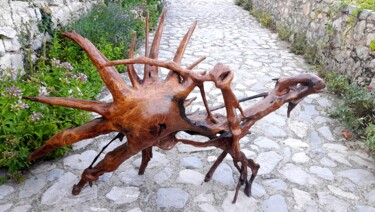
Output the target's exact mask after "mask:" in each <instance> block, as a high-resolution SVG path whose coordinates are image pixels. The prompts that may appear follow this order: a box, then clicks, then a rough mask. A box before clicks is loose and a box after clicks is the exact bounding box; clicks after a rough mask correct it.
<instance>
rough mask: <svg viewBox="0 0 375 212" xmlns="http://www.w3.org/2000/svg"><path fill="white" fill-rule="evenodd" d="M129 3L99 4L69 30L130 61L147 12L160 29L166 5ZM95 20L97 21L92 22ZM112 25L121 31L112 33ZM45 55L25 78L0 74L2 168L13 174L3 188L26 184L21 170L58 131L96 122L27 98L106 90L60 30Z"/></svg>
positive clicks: (151, 0) (57, 152) (90, 96)
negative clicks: (132, 37) (133, 41)
mask: <svg viewBox="0 0 375 212" xmlns="http://www.w3.org/2000/svg"><path fill="white" fill-rule="evenodd" d="M125 2H126V4H125ZM127 2H128V1H124V0H123V1H119V2H116V1H111V2H110V3H108V6H107V5H105V4H103V5H99V6H96V7H94V8H93V9H92V10H91V12H89V13H88V14H86V15H85V16H84V17H82V19H80V20H78V21H77V22H76V23H72V24H71V25H70V26H69V29H71V30H76V31H77V32H79V33H82V34H83V36H86V37H88V38H89V39H93V41H94V44H95V45H96V46H97V47H98V49H99V50H100V51H101V52H102V53H103V54H104V55H105V56H106V57H107V58H109V59H110V60H113V59H120V58H124V53H126V51H125V50H127V48H128V46H129V42H130V41H129V39H128V38H129V36H130V35H131V32H132V31H138V32H140V33H139V35H138V36H139V38H140V39H141V38H142V37H143V31H144V29H143V27H144V19H145V17H144V15H145V10H146V9H149V10H150V17H151V18H150V21H151V22H152V23H151V25H152V26H154V25H156V21H157V17H158V16H159V14H160V11H161V8H160V6H161V5H162V4H161V3H160V1H156V0H147V1H146V0H138V1H136V0H133V1H130V3H129V4H127ZM115 4H116V5H115ZM133 8H141V13H139V14H138V13H137V14H135V13H133V12H132V11H131V10H132V9H133ZM114 12H116V14H115V13H114ZM115 15H116V17H113V16H115ZM94 17H96V20H95V21H94V19H90V18H94ZM120 22H122V23H120ZM46 23H48V22H46ZM43 26H44V25H43ZM108 26H111V27H108ZM112 27H115V28H116V30H117V31H116V32H112V31H109V30H111V29H110V28H112ZM141 28H142V29H141ZM79 30H81V31H79ZM100 33H103V34H100ZM111 33H114V34H111ZM90 36H91V37H90ZM42 52H43V53H42V54H43V55H42V57H41V59H40V60H39V61H37V62H36V64H35V65H34V64H32V63H31V62H30V65H29V69H28V70H25V71H26V73H27V74H25V75H23V76H22V75H21V74H20V73H17V71H15V70H11V69H6V70H2V71H0V74H1V73H3V75H2V76H0V167H3V168H7V169H8V172H9V174H8V176H6V177H5V178H0V184H1V183H2V182H4V181H5V180H6V179H15V180H16V181H22V175H21V172H20V170H23V169H25V168H27V167H29V166H30V165H31V164H30V162H28V161H27V157H28V155H29V154H30V152H32V151H34V150H35V149H37V148H38V147H40V146H41V145H42V144H43V143H44V142H45V141H46V140H48V139H49V138H50V137H52V136H53V135H54V134H56V133H57V132H59V131H61V130H63V129H66V128H69V127H75V126H79V125H81V124H83V123H85V122H87V121H88V120H90V119H91V117H90V114H89V113H87V112H83V111H80V110H75V109H70V108H65V107H58V106H52V105H47V104H41V103H37V102H30V101H26V100H24V99H22V96H56V97H75V98H82V99H95V98H96V97H97V95H98V94H99V92H100V91H101V89H102V87H103V85H102V81H101V79H100V76H99V74H98V72H97V70H96V69H95V67H94V65H93V64H92V63H91V62H90V60H89V59H88V57H87V56H86V54H85V53H84V52H83V50H82V49H81V48H80V47H79V46H78V45H77V44H75V43H74V42H72V41H70V40H69V39H66V38H63V37H62V35H61V33H60V32H55V33H54V35H53V39H52V41H51V43H49V44H48V46H47V45H44V49H43V51H42ZM30 60H31V57H30ZM124 69H125V68H123V70H124ZM67 150H69V147H64V148H60V149H57V150H55V151H53V152H51V153H50V154H48V155H47V156H46V157H45V158H46V159H50V158H56V157H60V156H62V155H63V154H64V153H65V152H66V151H67Z"/></svg>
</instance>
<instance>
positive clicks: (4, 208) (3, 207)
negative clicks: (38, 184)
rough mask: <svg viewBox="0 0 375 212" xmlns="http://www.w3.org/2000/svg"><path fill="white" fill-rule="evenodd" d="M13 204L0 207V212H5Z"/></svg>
mask: <svg viewBox="0 0 375 212" xmlns="http://www.w3.org/2000/svg"><path fill="white" fill-rule="evenodd" d="M12 205H13V203H8V204H4V205H0V211H7V210H8V209H9V208H11V207H12Z"/></svg>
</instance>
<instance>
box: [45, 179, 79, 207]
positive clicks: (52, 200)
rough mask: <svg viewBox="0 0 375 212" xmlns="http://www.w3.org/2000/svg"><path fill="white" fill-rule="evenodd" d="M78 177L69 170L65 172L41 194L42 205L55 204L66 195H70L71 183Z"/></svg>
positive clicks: (75, 181)
mask: <svg viewBox="0 0 375 212" xmlns="http://www.w3.org/2000/svg"><path fill="white" fill-rule="evenodd" d="M77 181H78V178H77V176H75V175H74V174H72V173H71V172H67V173H65V174H64V175H63V176H61V177H60V178H59V179H58V180H57V182H56V183H54V184H53V185H52V186H51V187H49V188H48V189H47V191H45V192H44V194H42V200H41V203H42V204H44V205H55V204H57V203H58V202H59V201H61V200H62V199H63V198H64V197H65V196H66V195H70V193H71V189H72V185H74V184H75V183H77Z"/></svg>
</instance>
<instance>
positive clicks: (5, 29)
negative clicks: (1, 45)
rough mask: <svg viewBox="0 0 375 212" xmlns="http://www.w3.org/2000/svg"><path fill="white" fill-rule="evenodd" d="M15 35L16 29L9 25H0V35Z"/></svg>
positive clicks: (11, 36) (13, 36) (7, 36)
mask: <svg viewBox="0 0 375 212" xmlns="http://www.w3.org/2000/svg"><path fill="white" fill-rule="evenodd" d="M16 35H17V31H16V30H14V28H12V27H9V26H1V27H0V37H1V36H4V37H6V38H10V39H13V38H15V37H16Z"/></svg>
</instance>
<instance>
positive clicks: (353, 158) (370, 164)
mask: <svg viewBox="0 0 375 212" xmlns="http://www.w3.org/2000/svg"><path fill="white" fill-rule="evenodd" d="M348 159H349V160H351V161H354V162H355V163H357V164H358V165H360V166H365V167H367V168H372V169H375V165H374V162H369V161H367V160H364V159H363V158H361V157H358V156H349V157H348Z"/></svg>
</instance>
